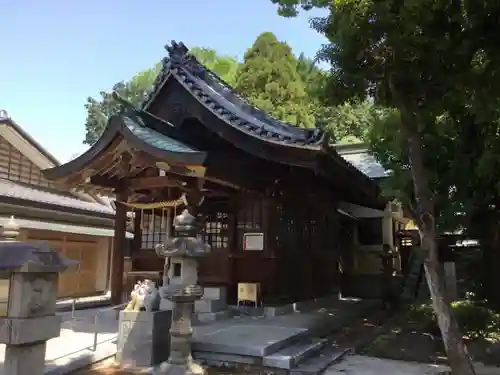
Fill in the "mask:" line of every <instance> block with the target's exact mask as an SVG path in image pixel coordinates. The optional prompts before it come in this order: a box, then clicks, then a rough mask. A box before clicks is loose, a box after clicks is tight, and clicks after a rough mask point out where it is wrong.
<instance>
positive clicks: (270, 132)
mask: <svg viewBox="0 0 500 375" xmlns="http://www.w3.org/2000/svg"><path fill="white" fill-rule="evenodd" d="M166 49H167V52H168V54H169V56H168V57H166V58H164V59H163V61H162V69H161V72H160V74H159V75H158V76H157V77H156V80H155V84H154V85H153V90H152V91H151V93H150V94H149V96H148V98H147V99H146V101H145V103H144V106H143V107H144V108H145V109H147V107H148V105H149V104H150V103H151V101H152V100H153V98H154V97H155V96H156V95H157V94H158V92H159V91H160V90H161V88H162V86H163V84H164V83H165V81H166V80H167V79H168V77H170V76H171V75H173V76H174V77H175V78H177V80H179V82H181V84H182V85H183V86H184V87H186V88H187V89H188V90H189V91H190V92H191V93H192V94H193V95H194V96H195V97H196V98H197V99H198V100H199V101H200V102H201V103H202V104H203V105H205V106H206V107H207V108H208V109H209V110H211V111H212V113H214V114H215V115H216V116H218V117H219V118H222V119H223V120H224V121H226V122H227V123H228V124H230V125H231V126H234V127H236V128H238V129H240V130H241V131H244V132H246V133H249V134H251V135H253V136H255V137H258V138H261V139H263V140H266V141H270V142H277V143H283V144H287V145H293V146H299V147H307V148H320V147H321V145H322V144H323V143H324V142H325V138H326V134H325V133H324V132H323V131H321V130H320V129H317V128H315V129H302V128H298V127H296V126H293V125H291V124H286V123H284V122H281V121H279V120H277V119H275V118H272V117H271V116H269V115H268V114H266V113H265V112H264V111H262V110H260V109H258V108H256V107H254V106H252V105H250V104H249V103H248V102H247V101H246V100H245V99H243V98H242V97H241V96H240V95H238V94H237V93H236V92H235V91H234V90H233V89H232V88H231V87H230V86H229V85H228V84H227V83H225V82H224V81H223V80H221V79H220V78H219V77H218V76H217V75H216V74H215V73H213V72H211V71H210V70H209V69H207V68H206V67H205V66H203V65H202V64H200V63H199V62H198V61H197V60H196V58H195V57H194V56H192V55H191V54H189V50H188V48H187V47H186V46H185V45H184V44H183V43H176V42H175V41H172V43H171V45H170V46H166Z"/></svg>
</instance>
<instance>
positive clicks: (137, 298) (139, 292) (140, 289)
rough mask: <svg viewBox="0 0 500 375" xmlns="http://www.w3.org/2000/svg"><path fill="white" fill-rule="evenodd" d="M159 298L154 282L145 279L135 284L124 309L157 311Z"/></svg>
mask: <svg viewBox="0 0 500 375" xmlns="http://www.w3.org/2000/svg"><path fill="white" fill-rule="evenodd" d="M160 300H161V298H160V293H158V288H156V285H155V283H154V282H153V281H151V280H148V279H145V280H143V281H139V282H137V284H135V286H134V290H132V292H131V293H130V302H129V303H128V305H127V307H125V311H144V310H145V311H157V310H158V309H159V308H160Z"/></svg>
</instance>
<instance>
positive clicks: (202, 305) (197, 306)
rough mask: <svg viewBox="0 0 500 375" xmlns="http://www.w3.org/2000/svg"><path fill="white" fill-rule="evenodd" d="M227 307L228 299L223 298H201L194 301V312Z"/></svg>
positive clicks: (214, 310) (215, 310)
mask: <svg viewBox="0 0 500 375" xmlns="http://www.w3.org/2000/svg"><path fill="white" fill-rule="evenodd" d="M226 309H227V302H226V300H222V299H201V300H199V301H195V302H194V312H196V313H211V312H217V311H222V310H226Z"/></svg>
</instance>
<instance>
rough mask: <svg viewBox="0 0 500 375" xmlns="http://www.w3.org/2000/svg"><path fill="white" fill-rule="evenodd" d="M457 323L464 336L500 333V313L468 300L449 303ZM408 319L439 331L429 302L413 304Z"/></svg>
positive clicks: (475, 337)
mask: <svg viewBox="0 0 500 375" xmlns="http://www.w3.org/2000/svg"><path fill="white" fill-rule="evenodd" d="M451 308H452V309H453V312H454V316H455V318H456V319H457V323H458V325H459V326H460V328H461V329H462V332H463V334H464V335H465V336H466V337H469V338H472V339H477V338H479V337H484V338H488V337H498V335H499V334H500V314H498V313H496V312H495V311H493V310H491V309H489V308H487V307H485V306H484V305H482V304H479V303H477V302H474V301H470V300H458V301H453V302H452V303H451ZM408 320H411V321H416V322H419V323H420V324H421V325H422V326H423V327H425V328H426V329H428V330H429V331H431V332H436V333H438V332H439V328H438V326H437V322H436V318H435V314H434V311H433V308H432V305H431V304H430V303H425V304H419V305H414V306H412V307H411V309H410V311H409V313H408Z"/></svg>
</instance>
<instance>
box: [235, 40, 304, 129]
mask: <svg viewBox="0 0 500 375" xmlns="http://www.w3.org/2000/svg"><path fill="white" fill-rule="evenodd" d="M235 89H236V91H238V92H239V93H240V94H242V95H243V96H245V97H246V98H247V99H248V100H249V101H250V102H251V103H252V104H253V105H255V106H256V107H258V108H260V109H262V110H264V111H265V112H267V113H269V114H271V115H272V116H274V117H276V118H278V119H280V120H283V121H285V122H288V123H291V124H295V125H298V126H302V127H312V126H314V117H313V116H312V114H311V106H310V105H309V104H310V103H308V98H307V94H306V90H305V85H304V83H303V81H302V79H301V77H300V75H299V73H298V71H297V60H296V59H295V57H294V55H293V53H292V51H291V49H290V47H289V46H288V45H287V44H286V43H283V42H279V41H278V40H277V39H276V37H275V36H274V35H273V34H272V33H269V32H265V33H262V34H261V35H259V37H258V38H257V40H256V41H255V43H254V44H253V46H252V47H251V48H250V49H248V51H247V52H246V53H245V58H244V62H243V65H242V66H241V68H240V69H239V70H238V73H237V76H236V85H235Z"/></svg>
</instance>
